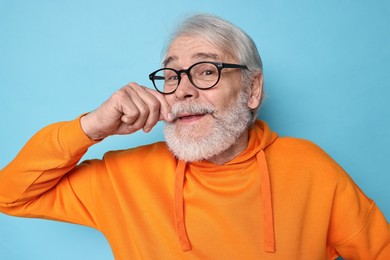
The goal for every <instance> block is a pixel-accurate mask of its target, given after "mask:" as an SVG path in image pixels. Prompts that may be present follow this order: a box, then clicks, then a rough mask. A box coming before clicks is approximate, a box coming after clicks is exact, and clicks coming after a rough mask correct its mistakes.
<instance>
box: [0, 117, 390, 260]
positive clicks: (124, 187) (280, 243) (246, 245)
mask: <svg viewBox="0 0 390 260" xmlns="http://www.w3.org/2000/svg"><path fill="white" fill-rule="evenodd" d="M92 144H94V142H93V141H91V140H89V139H88V138H87V136H85V134H84V133H83V132H82V130H81V128H80V125H79V121H78V120H73V121H71V122H63V123H57V124H54V125H51V126H49V127H46V128H44V129H43V130H41V131H40V132H38V133H37V134H36V135H35V136H34V137H33V138H32V139H31V140H30V141H29V142H28V143H27V144H26V146H25V147H24V148H23V149H22V151H21V152H20V153H19V154H18V156H17V157H16V158H15V159H14V160H13V161H12V162H11V163H10V164H9V165H8V166H6V167H5V168H4V169H3V170H2V171H1V173H0V211H2V212H4V213H6V214H11V215H16V216H24V217H39V218H47V219H53V220H60V221H67V222H72V223H78V224H82V225H87V226H91V227H94V228H96V229H98V230H100V231H101V232H103V234H104V235H105V236H106V238H107V240H108V241H109V243H110V245H111V248H112V250H113V254H114V256H115V258H116V259H334V258H336V257H337V256H338V255H342V256H343V257H344V258H346V259H390V232H389V224H388V223H387V221H386V219H385V218H384V216H383V215H382V213H381V212H380V210H379V209H378V208H377V207H376V206H375V204H374V203H373V201H371V200H370V199H368V198H367V197H366V196H365V195H364V194H363V193H362V192H361V191H360V189H359V188H358V187H357V186H356V185H355V184H354V183H353V181H352V180H351V179H350V177H349V176H348V175H347V174H346V173H345V172H344V171H343V169H342V168H341V167H340V166H338V165H337V164H336V163H335V162H334V161H333V160H332V159H331V158H330V157H329V156H328V155H327V154H326V153H324V152H323V151H322V150H321V149H319V148H318V147H317V146H315V145H314V144H312V143H310V142H308V141H304V140H299V139H294V138H278V137H277V135H276V134H275V133H273V132H271V131H270V129H269V128H268V126H267V125H266V124H265V123H264V122H261V121H257V122H256V124H255V126H254V127H253V129H252V130H251V132H250V138H249V144H248V147H247V149H246V150H245V151H244V152H243V153H242V154H240V155H239V156H238V157H236V158H235V159H233V160H232V161H230V162H228V163H226V164H224V165H215V164H212V163H210V162H205V161H202V162H191V163H185V162H183V161H177V160H176V159H175V158H174V157H173V156H172V154H171V153H170V152H169V150H168V149H167V146H166V144H165V143H163V142H159V143H155V144H152V145H147V146H143V147H138V148H134V149H129V150H123V151H114V152H109V153H107V154H106V155H105V156H104V158H103V159H102V160H90V161H85V162H83V163H81V164H79V165H78V166H76V164H77V163H78V161H79V160H80V158H81V157H82V156H83V154H84V153H85V152H86V150H87V149H88V147H89V146H91V145H92Z"/></svg>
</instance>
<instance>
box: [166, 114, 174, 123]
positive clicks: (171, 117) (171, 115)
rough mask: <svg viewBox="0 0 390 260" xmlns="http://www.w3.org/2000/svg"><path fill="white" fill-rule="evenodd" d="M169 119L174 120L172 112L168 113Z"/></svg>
mask: <svg viewBox="0 0 390 260" xmlns="http://www.w3.org/2000/svg"><path fill="white" fill-rule="evenodd" d="M167 119H168V121H170V122H171V121H173V114H172V113H168V115H167Z"/></svg>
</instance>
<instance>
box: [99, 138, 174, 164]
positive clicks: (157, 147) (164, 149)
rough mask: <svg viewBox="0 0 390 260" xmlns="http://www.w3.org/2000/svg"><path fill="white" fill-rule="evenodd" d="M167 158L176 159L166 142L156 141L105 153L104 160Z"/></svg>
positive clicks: (161, 159)
mask: <svg viewBox="0 0 390 260" xmlns="http://www.w3.org/2000/svg"><path fill="white" fill-rule="evenodd" d="M124 159H126V160H128V159H130V160H132V161H145V160H159V161H163V160H167V159H170V160H172V159H174V157H173V155H172V153H171V152H170V151H169V149H168V146H167V145H166V143H165V142H156V143H152V144H147V145H142V146H138V147H134V148H129V149H125V150H116V151H109V152H107V153H106V154H105V155H104V160H124Z"/></svg>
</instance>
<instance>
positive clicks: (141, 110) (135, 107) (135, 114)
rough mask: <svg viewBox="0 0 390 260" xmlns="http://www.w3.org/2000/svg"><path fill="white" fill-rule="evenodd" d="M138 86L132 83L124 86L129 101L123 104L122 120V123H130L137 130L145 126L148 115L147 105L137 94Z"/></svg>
mask: <svg viewBox="0 0 390 260" xmlns="http://www.w3.org/2000/svg"><path fill="white" fill-rule="evenodd" d="M140 88H141V87H140V86H138V84H137V85H135V84H133V86H126V87H125V91H126V92H127V94H128V97H129V99H130V100H131V102H129V103H125V104H123V108H124V109H123V110H124V111H123V112H124V115H123V116H122V120H123V121H124V123H127V124H131V125H132V128H133V129H136V130H139V129H141V128H143V127H144V126H145V123H146V121H147V119H148V117H149V113H150V110H149V107H148V105H147V104H145V101H144V100H143V98H142V97H141V96H140V95H139V92H140V91H141V92H142V90H140Z"/></svg>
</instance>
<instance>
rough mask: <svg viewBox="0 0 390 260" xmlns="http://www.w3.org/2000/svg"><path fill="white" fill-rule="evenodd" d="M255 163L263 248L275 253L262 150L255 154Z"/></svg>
mask: <svg viewBox="0 0 390 260" xmlns="http://www.w3.org/2000/svg"><path fill="white" fill-rule="evenodd" d="M256 159H257V164H258V166H259V173H260V194H261V206H262V209H263V228H264V250H265V252H267V253H275V230H274V216H273V210H272V193H271V182H270V178H269V171H268V165H267V160H266V158H265V153H264V150H260V151H259V152H258V153H257V154H256Z"/></svg>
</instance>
